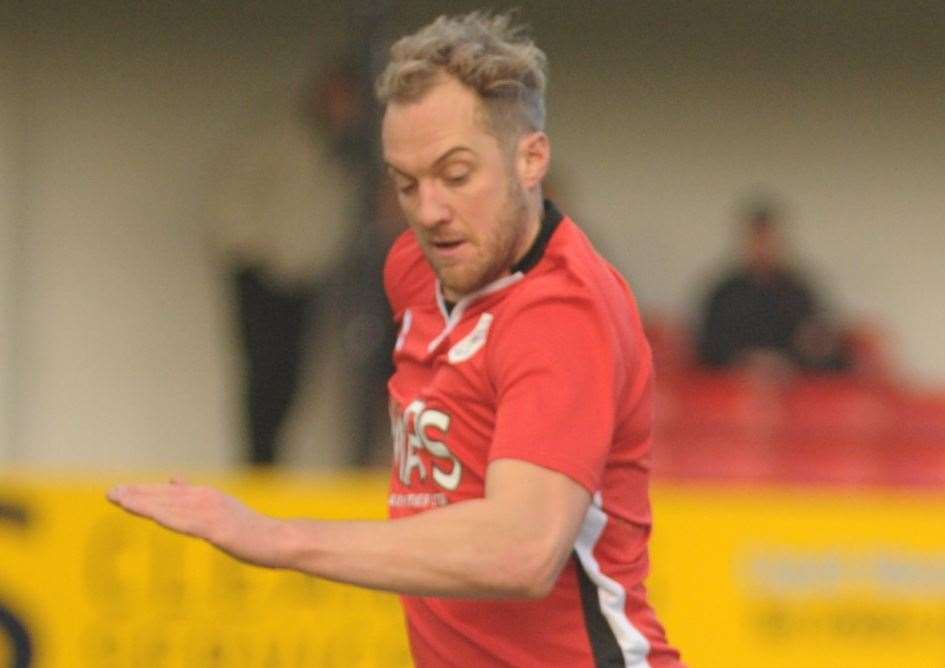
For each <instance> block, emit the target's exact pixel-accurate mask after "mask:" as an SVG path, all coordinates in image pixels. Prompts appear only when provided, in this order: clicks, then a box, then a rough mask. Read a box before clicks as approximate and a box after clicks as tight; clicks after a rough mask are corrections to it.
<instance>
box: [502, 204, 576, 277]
mask: <svg viewBox="0 0 945 668" xmlns="http://www.w3.org/2000/svg"><path fill="white" fill-rule="evenodd" d="M562 218H564V216H562V215H561V212H560V211H558V208H557V207H556V206H555V205H554V204H552V202H551V200H548V199H546V200H545V210H544V213H543V214H542V217H541V229H540V230H539V231H538V236H537V237H535V241H534V242H533V243H532V247H531V248H529V249H528V252H527V253H525V255H524V256H523V257H522V259H521V260H519V261H518V262H516V263H515V266H514V267H512V273H513V274H514V273H515V272H517V271H520V272H522V273H523V274H524V273H526V272H527V271H528V270H529V269H531V268H533V267H534V266H535V265H536V264H538V262H539V261H540V260H541V258H542V256H543V255H544V254H545V248H547V247H548V242H549V241H551V235H552V234H554V233H555V230H556V229H558V223H560V222H561V220H562Z"/></svg>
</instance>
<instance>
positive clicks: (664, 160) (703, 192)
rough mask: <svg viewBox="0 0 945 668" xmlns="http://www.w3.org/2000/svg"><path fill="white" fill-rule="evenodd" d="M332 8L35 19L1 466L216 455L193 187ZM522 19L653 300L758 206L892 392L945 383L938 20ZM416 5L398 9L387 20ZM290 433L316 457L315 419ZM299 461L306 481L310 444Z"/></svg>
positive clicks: (303, 58) (549, 10)
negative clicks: (882, 357) (853, 320)
mask: <svg viewBox="0 0 945 668" xmlns="http://www.w3.org/2000/svg"><path fill="white" fill-rule="evenodd" d="M337 4H338V3H331V4H328V3H325V6H324V7H321V6H317V5H314V4H312V3H303V2H299V3H289V2H284V3H271V4H268V5H265V7H264V6H263V5H249V4H247V5H246V6H243V7H236V6H235V5H233V4H232V3H230V4H227V3H221V4H220V5H219V6H213V5H209V4H206V3H199V5H198V7H197V8H194V7H191V6H190V5H189V4H184V3H178V4H174V3H170V5H162V6H161V7H160V8H157V7H154V6H152V5H150V4H145V5H142V4H140V3H127V5H124V4H122V3H115V2H101V3H98V4H95V3H91V4H90V3H79V2H75V3H72V6H71V8H70V7H68V6H67V8H66V9H65V10H63V9H62V6H61V5H60V4H56V6H46V5H45V4H44V3H33V4H31V5H30V7H31V9H30V11H29V14H28V15H27V16H26V17H25V19H26V20H27V21H28V22H29V26H30V30H29V32H28V34H29V36H30V37H29V40H28V43H27V44H26V46H25V47H24V48H25V51H26V57H24V58H22V59H21V60H20V63H21V66H20V71H19V72H18V74H19V75H20V76H21V77H22V79H23V83H22V84H10V83H7V79H9V77H7V79H0V93H3V92H4V91H5V89H4V86H6V87H7V89H8V88H9V86H11V85H12V86H14V87H15V88H17V87H18V88H19V90H18V91H16V92H20V93H22V100H23V103H24V105H25V108H26V109H28V110H29V119H30V120H29V127H28V130H29V132H28V144H27V146H28V150H27V152H26V154H25V155H24V164H26V165H28V166H29V169H28V171H27V172H26V176H27V181H26V184H25V186H24V187H21V188H19V189H18V192H11V189H10V188H9V187H8V186H5V185H0V234H3V235H6V236H4V237H3V240H4V241H6V240H7V239H8V237H9V234H10V233H11V230H12V229H14V228H11V220H13V218H12V214H11V213H10V212H11V211H13V210H14V209H15V208H16V206H17V205H16V202H17V201H22V202H24V209H23V211H24V216H23V220H22V223H23V226H22V229H21V230H20V232H19V234H20V235H21V237H22V243H23V252H22V254H21V255H20V257H19V261H18V263H17V265H16V266H17V267H19V270H20V271H19V274H18V275H17V276H16V277H15V279H11V278H10V276H9V271H7V272H5V273H0V300H2V299H4V296H6V299H7V301H9V297H10V287H9V286H10V285H11V280H15V283H16V285H17V286H18V288H17V295H16V297H17V299H16V301H17V303H19V304H20V310H19V311H18V315H17V323H16V324H17V327H18V330H19V332H20V333H21V337H20V339H19V341H20V343H21V344H22V345H20V346H18V348H17V350H16V365H17V367H18V368H20V369H21V370H22V371H23V373H22V374H21V377H20V380H19V383H18V385H17V386H16V387H17V389H16V396H15V397H12V396H10V389H9V387H10V386H9V384H7V381H6V380H4V378H3V377H2V376H0V404H6V406H7V407H8V409H9V407H10V406H11V405H15V407H16V422H17V424H18V425H19V428H18V432H17V439H16V440H17V442H16V448H15V451H12V450H11V451H8V452H7V456H8V457H10V458H11V459H12V460H13V461H15V462H18V463H21V464H24V465H30V464H48V463H54V464H61V465H65V466H70V467H92V468H102V467H109V466H121V467H125V466H131V465H135V466H171V465H174V464H176V463H180V462H186V463H188V465H189V466H208V467H209V466H218V465H220V464H223V463H226V462H230V461H233V460H234V459H235V456H236V452H237V450H236V447H235V445H234V443H235V441H236V437H237V434H238V424H237V420H236V408H235V402H236V392H235V390H234V388H235V383H234V380H235V356H234V352H233V344H232V338H233V337H232V331H231V328H230V325H229V322H230V321H229V319H228V317H227V316H228V312H227V310H226V300H225V293H224V291H223V289H222V285H221V283H220V282H219V280H218V277H217V275H216V274H215V272H214V266H213V263H212V262H211V260H210V256H209V254H208V252H207V249H206V246H205V243H204V240H203V237H204V234H205V227H204V225H205V224H204V221H203V220H202V218H201V209H200V207H201V202H202V198H203V196H204V195H205V193H206V192H207V188H208V187H209V184H207V183H205V182H204V181H203V180H202V179H204V178H205V174H206V167H207V164H208V161H210V160H211V159H212V157H213V156H214V155H215V153H216V152H217V151H218V149H219V148H220V146H221V144H222V143H223V142H224V141H226V139H227V138H228V136H229V133H230V132H232V131H233V130H234V128H237V127H238V126H239V125H240V124H241V123H243V122H245V118H246V115H247V113H248V109H249V108H250V106H251V104H252V101H253V100H258V99H260V98H261V97H262V96H264V95H265V94H267V93H268V92H270V91H272V90H276V89H279V88H283V87H285V86H287V85H289V84H290V83H291V82H293V81H298V80H299V79H300V78H301V76H302V75H303V74H304V72H305V71H306V70H307V68H308V62H309V61H310V60H312V59H317V58H318V57H319V56H320V55H322V54H325V53H329V52H330V51H331V50H332V48H333V47H334V46H335V45H336V44H338V43H339V42H340V40H341V39H342V38H343V34H342V21H341V18H342V13H341V12H342V11H343V10H342V9H340V8H338V7H337V6H332V5H337ZM518 4H520V5H523V6H524V11H523V16H524V17H525V18H526V19H527V20H528V21H529V22H531V23H532V24H533V25H534V27H535V31H536V35H537V36H538V38H539V40H540V42H541V43H542V44H543V45H544V46H545V47H546V49H547V50H548V52H549V55H550V57H551V74H552V88H551V91H550V96H551V97H550V101H551V102H550V126H551V127H550V130H551V133H552V136H553V140H554V146H555V161H556V170H557V171H558V172H560V175H561V176H562V177H564V179H565V191H566V192H567V193H568V194H569V200H570V202H571V205H570V207H569V208H570V209H572V211H573V213H574V214H575V217H577V218H578V219H579V221H585V222H586V223H587V224H588V225H589V226H591V227H593V228H594V232H595V235H596V236H597V237H598V238H601V239H604V240H606V244H607V246H608V247H607V249H606V250H607V253H608V255H610V256H611V257H612V258H613V259H614V260H615V261H616V262H617V263H618V264H619V265H620V266H621V267H622V268H623V269H624V270H625V271H626V273H627V274H628V276H629V277H630V278H631V280H632V281H633V283H634V285H635V287H636V290H637V292H638V295H639V297H640V299H641V302H642V303H643V304H644V305H646V306H649V307H655V308H661V309H664V310H669V311H671V312H676V313H678V314H681V315H684V314H687V313H689V312H690V309H691V307H692V303H693V295H694V294H697V293H698V292H699V291H700V290H701V282H700V281H701V280H702V278H703V277H704V275H705V274H706V272H707V271H709V270H711V269H712V268H713V267H714V266H716V262H717V260H718V259H720V258H721V257H722V256H723V254H724V253H725V251H726V250H727V248H728V243H729V238H730V225H731V220H730V216H731V213H732V205H733V203H734V202H735V200H736V198H737V197H738V196H739V195H740V194H742V193H744V192H745V191H746V189H748V188H750V187H751V186H752V185H754V184H763V185H768V186H770V187H771V188H772V189H774V190H775V191H776V192H778V193H779V194H781V195H782V196H783V197H784V198H785V199H786V200H787V201H788V202H789V204H790V205H791V212H792V214H793V218H792V222H793V225H794V227H793V232H794V238H795V241H796V245H797V246H798V249H799V251H801V252H802V254H803V255H804V256H805V258H806V259H807V260H808V263H809V264H810V265H811V266H812V267H813V268H814V269H815V270H816V272H817V275H818V276H820V277H821V279H822V282H823V283H824V284H825V286H826V287H827V288H829V292H830V294H831V295H832V297H833V298H834V301H835V303H836V304H837V305H838V307H839V308H842V309H843V310H844V311H845V312H849V313H852V314H867V315H869V316H871V317H875V318H877V319H879V320H880V321H881V322H882V323H883V324H884V325H885V326H886V327H887V328H888V329H889V330H890V331H891V332H892V334H893V335H894V336H895V338H896V340H897V342H898V344H899V346H900V349H901V355H902V361H903V365H904V366H905V368H906V369H907V370H908V371H909V373H911V374H912V375H913V376H914V377H916V378H919V379H923V380H925V381H928V382H938V383H942V382H945V346H942V345H940V344H939V342H938V339H939V338H940V336H941V334H942V333H943V332H945V327H943V325H945V322H943V318H945V303H943V299H945V298H943V296H942V292H941V289H940V288H939V287H938V286H941V285H942V284H945V270H943V268H942V264H941V262H940V259H939V256H940V255H941V253H942V251H943V250H945V243H943V242H942V233H941V229H942V226H943V223H945V197H942V195H941V191H942V187H943V185H945V159H943V158H942V156H943V155H945V131H943V130H942V128H945V111H943V103H942V100H943V99H945V89H943V76H942V72H943V71H945V69H943V64H945V63H943V62H942V59H943V57H945V56H943V53H945V52H943V50H942V49H941V48H940V47H941V43H942V39H943V36H945V27H943V26H945V22H943V21H942V16H943V14H942V12H943V10H942V9H941V6H940V5H938V4H934V5H933V4H932V3H929V4H928V6H927V7H920V6H919V5H912V7H913V11H911V12H906V11H899V10H896V11H894V10H891V9H889V10H887V9H885V6H884V5H880V4H879V3H877V4H876V6H875V7H873V6H871V5H870V3H865V4H864V5H862V7H861V8H860V9H859V10H858V11H857V12H852V11H851V10H847V9H845V8H844V4H845V3H841V2H835V3H830V2H828V3H826V4H824V3H808V5H809V6H808V5H804V4H803V3H802V4H801V5H797V4H795V3H792V4H791V5H790V7H791V8H779V5H777V4H773V3H769V4H761V5H759V4H758V3H749V2H746V3H742V4H744V7H734V6H733V7H730V8H729V10H728V11H722V10H721V9H718V8H717V7H716V4H715V3H706V5H705V6H704V7H701V6H697V5H692V4H690V3H686V6H685V7H683V6H680V7H671V8H669V9H666V8H665V6H658V5H660V4H661V3H655V6H653V7H645V8H640V7H630V6H629V5H631V4H632V3H603V2H601V3H592V4H590V5H583V4H582V5H581V6H580V7H579V8H578V9H573V8H572V9H567V8H569V7H578V6H577V5H573V6H572V5H564V4H561V5H560V6H559V5H557V4H553V3H542V2H532V3H518ZM432 5H433V3H415V2H410V3H403V11H401V12H400V13H399V14H398V16H397V21H398V24H399V25H401V26H405V25H406V26H413V25H416V24H417V23H418V22H420V21H422V20H426V19H427V18H429V17H430V16H431V15H432V14H433V11H434V10H431V9H430V6H432ZM470 6H472V4H471V3H466V2H462V3H454V4H453V5H452V6H451V7H454V8H456V9H463V8H467V7H470ZM759 6H760V7H763V9H757V8H758V7H759ZM436 8H437V10H439V11H442V9H441V8H442V3H436ZM562 13H566V15H562ZM936 45H938V46H936ZM3 99H4V103H3V104H2V105H0V141H2V142H3V143H0V148H3V149H6V147H7V146H8V144H9V141H10V140H9V136H10V130H11V128H12V126H11V121H10V120H9V119H10V118H11V115H10V112H9V111H8V110H7V108H8V106H9V105H8V102H7V100H8V98H7V97H6V95H3ZM3 137H8V139H6V140H3V139H2V138H3ZM3 155H4V156H6V155H7V153H6V151H5V150H4V154H3ZM11 164H15V163H11V161H10V159H9V158H8V157H3V158H0V179H2V181H0V184H7V183H16V182H17V181H16V176H17V174H13V175H12V176H11V178H10V180H9V181H8V180H7V178H3V177H5V176H7V175H9V174H10V170H11V169H12V168H11ZM18 169H19V167H18ZM2 170H5V171H2ZM14 171H15V170H14ZM21 174H22V172H21ZM14 190H16V189H14ZM2 248H3V249H4V250H0V253H3V255H0V262H2V266H3V267H9V266H11V265H10V264H8V261H9V253H10V252H11V251H10V249H11V246H10V245H9V244H8V243H4V244H2ZM4 286H6V287H4ZM8 312H9V309H6V310H4V311H0V327H3V326H4V320H3V317H4V316H3V315H2V314H3V313H8ZM5 345H6V350H7V352H6V353H4V348H3V347H0V355H4V354H5V355H6V356H7V358H9V357H10V355H11V353H10V351H9V344H5ZM0 360H2V357H0ZM319 410H320V411H321V413H320V414H321V415H325V414H326V409H325V408H324V407H322V408H320V409H319ZM327 412H331V411H330V410H329V411H327ZM312 424H316V426H315V427H311V425H312ZM0 428H5V427H3V422H0ZM301 433H305V434H306V435H305V437H304V438H306V439H309V441H310V440H311V439H317V438H319V436H320V437H321V438H323V439H326V440H328V439H331V438H334V436H332V434H333V432H332V431H331V429H330V428H329V426H328V425H326V426H325V427H324V428H322V427H319V426H317V423H312V422H310V428H309V429H308V431H305V430H302V432H301ZM303 447H310V448H311V450H312V451H316V452H314V454H312V453H311V452H310V453H309V454H310V456H309V457H308V460H310V461H311V463H313V464H318V463H319V457H318V453H317V448H318V447H319V446H317V445H311V446H303ZM11 453H12V454H11ZM3 455H4V451H3V449H0V457H3Z"/></svg>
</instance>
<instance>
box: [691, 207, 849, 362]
mask: <svg viewBox="0 0 945 668" xmlns="http://www.w3.org/2000/svg"><path fill="white" fill-rule="evenodd" d="M743 225H744V228H743V230H742V234H743V259H742V261H741V263H740V264H739V265H738V266H737V267H736V268H735V269H734V270H733V271H731V272H730V273H729V274H728V275H727V276H725V277H724V278H723V280H722V281H721V282H720V283H718V284H717V285H716V286H715V287H714V288H713V289H712V290H711V291H710V293H709V295H708V298H707V299H706V300H705V304H704V307H703V313H702V321H701V323H700V331H699V334H698V357H699V361H700V362H701V363H702V364H703V365H706V366H708V367H713V368H728V367H748V368H749V369H752V370H763V371H766V372H775V373H777V372H781V371H787V370H790V369H800V370H805V371H820V372H833V371H841V370H844V369H846V368H847V367H848V366H849V361H848V359H847V355H846V354H845V353H844V351H843V350H842V347H841V346H840V344H839V342H838V338H837V336H836V335H835V333H834V332H833V331H832V329H831V328H830V326H829V325H828V323H827V322H826V320H824V318H823V314H822V312H821V307H820V304H819V300H818V298H817V296H816V295H815V293H814V291H813V290H812V289H811V287H810V285H809V284H808V282H807V281H806V280H805V278H804V277H803V276H802V275H801V274H800V273H799V272H798V271H796V270H795V269H794V268H792V267H791V266H790V265H789V263H788V261H787V260H786V257H785V248H784V239H783V237H782V231H781V222H780V220H779V219H778V216H777V212H776V211H775V210H774V209H773V208H772V206H771V204H770V203H763V204H762V205H761V206H755V207H753V208H751V209H750V210H749V212H748V214H747V215H746V216H745V220H744V221H743Z"/></svg>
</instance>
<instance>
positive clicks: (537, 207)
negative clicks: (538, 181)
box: [512, 188, 545, 266]
mask: <svg viewBox="0 0 945 668" xmlns="http://www.w3.org/2000/svg"><path fill="white" fill-rule="evenodd" d="M523 199H524V205H525V229H524V231H523V232H522V238H521V239H520V240H519V244H518V248H517V249H516V251H515V256H514V257H513V259H512V266H514V265H516V264H518V263H519V261H520V260H521V259H522V258H523V257H525V254H526V253H527V252H528V251H529V249H530V248H531V247H532V244H534V243H535V239H537V238H538V233H539V232H540V231H541V219H542V217H543V216H544V212H545V205H544V202H543V201H542V198H541V189H540V188H537V189H536V190H535V191H534V192H530V193H526V195H525V197H524V198H523Z"/></svg>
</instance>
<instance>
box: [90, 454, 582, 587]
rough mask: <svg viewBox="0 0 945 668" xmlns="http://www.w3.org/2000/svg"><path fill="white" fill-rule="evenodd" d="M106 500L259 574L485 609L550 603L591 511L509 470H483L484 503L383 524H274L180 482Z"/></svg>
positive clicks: (575, 496) (543, 481) (544, 472)
mask: <svg viewBox="0 0 945 668" xmlns="http://www.w3.org/2000/svg"><path fill="white" fill-rule="evenodd" d="M109 498H110V499H111V500H112V501H113V502H114V503H116V504H117V505H119V506H121V507H122V508H124V509H126V510H128V511H129V512H132V513H134V514H136V515H141V516H143V517H148V518H150V519H153V520H154V521H156V522H158V523H159V524H162V525H164V526H166V527H168V528H170V529H173V530H175V531H178V532H181V533H185V534H188V535H191V536H195V537H198V538H203V539H205V540H207V541H209V542H210V543H212V544H213V545H215V546H217V547H218V548H220V549H221V550H223V551H224V552H227V553H229V554H231V555H232V556H234V557H236V558H237V559H241V560H243V561H246V562H249V563H253V564H256V565H259V566H267V567H272V568H288V569H293V570H298V571H301V572H304V573H308V574H310V575H314V576H318V577H322V578H326V579H329V580H335V581H338V582H347V583H350V584H355V585H359V586H362V587H369V588H372V589H383V590H388V591H395V592H399V593H404V594H412V595H429V596H464V597H489V598H500V597H501V598H505V597H510V598H540V597H543V596H545V595H547V594H548V592H550V590H551V588H552V587H553V586H554V583H555V581H556V580H557V577H558V574H559V573H560V571H561V568H562V567H563V566H564V564H565V562H566V561H567V558H568V556H569V555H570V553H571V550H572V548H573V545H574V542H575V539H576V538H577V534H578V531H579V530H580V527H581V523H582V521H583V520H584V516H585V514H586V513H587V508H588V505H589V504H590V495H589V494H588V492H587V490H585V489H584V488H583V487H581V486H580V485H578V484H577V483H576V482H574V481H573V480H571V479H570V478H568V477H567V476H565V475H563V474H561V473H557V472H555V471H551V470H549V469H545V468H542V467H540V466H536V465H534V464H530V463H528V462H524V461H519V460H514V459H500V460H497V461H495V462H493V463H492V464H491V465H490V466H489V469H488V472H487V478H486V494H485V497H484V498H481V499H473V500H469V501H463V502H460V503H456V504H453V505H450V506H446V507H443V508H438V509H434V510H429V511H426V512H423V513H420V514H418V515H413V516H410V517H406V518H402V519H397V520H391V521H342V522H335V521H321V520H302V519H296V520H280V519H276V518H272V517H268V516H266V515H262V514H260V513H257V512H255V511H253V510H251V509H249V508H248V507H246V506H244V505H243V504H241V503H240V502H239V501H237V500H236V499H234V498H232V497H230V496H227V495H225V494H223V493H221V492H219V491H217V490H215V489H213V488H209V487H194V486H191V485H187V484H185V483H181V482H177V481H172V482H171V483H168V484H162V485H130V486H121V487H117V488H115V489H114V490H112V491H111V492H110V493H109Z"/></svg>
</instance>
